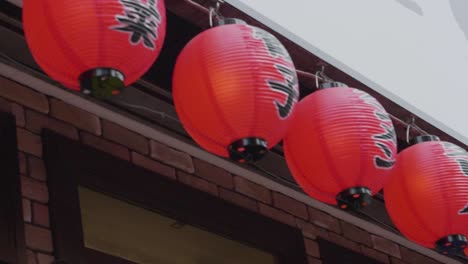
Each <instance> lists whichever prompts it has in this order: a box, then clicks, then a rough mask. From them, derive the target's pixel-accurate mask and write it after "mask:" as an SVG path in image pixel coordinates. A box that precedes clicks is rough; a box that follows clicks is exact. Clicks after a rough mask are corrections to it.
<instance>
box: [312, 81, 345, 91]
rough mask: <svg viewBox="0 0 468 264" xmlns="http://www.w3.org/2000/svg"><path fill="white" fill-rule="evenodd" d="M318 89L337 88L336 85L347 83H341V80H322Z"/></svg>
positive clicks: (342, 85)
mask: <svg viewBox="0 0 468 264" xmlns="http://www.w3.org/2000/svg"><path fill="white" fill-rule="evenodd" d="M319 87H320V89H325V88H337V87H348V85H346V84H344V83H341V82H334V81H332V82H324V83H321V84H320V86H319Z"/></svg>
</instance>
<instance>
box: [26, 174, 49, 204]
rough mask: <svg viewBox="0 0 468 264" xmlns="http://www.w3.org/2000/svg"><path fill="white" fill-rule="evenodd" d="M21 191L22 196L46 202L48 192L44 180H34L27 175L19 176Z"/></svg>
mask: <svg viewBox="0 0 468 264" xmlns="http://www.w3.org/2000/svg"><path fill="white" fill-rule="evenodd" d="M21 193H22V194H23V196H24V197H26V198H29V199H31V200H34V201H39V202H42V203H47V202H48V201H49V192H48V190H47V185H46V184H45V183H44V182H40V181H36V180H34V179H31V178H29V177H25V176H21Z"/></svg>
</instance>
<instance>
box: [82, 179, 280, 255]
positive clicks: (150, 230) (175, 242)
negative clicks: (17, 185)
mask: <svg viewBox="0 0 468 264" xmlns="http://www.w3.org/2000/svg"><path fill="white" fill-rule="evenodd" d="M79 194H80V207H81V218H82V224H83V236H84V241H85V246H86V247H87V248H91V249H94V250H97V251H101V252H103V253H106V254H109V255H113V256H118V257H121V258H124V259H127V260H130V261H133V262H136V263H141V264H154V263H161V264H219V263H226V264H240V263H242V264H250V263H252V264H270V263H271V264H274V263H276V259H275V257H274V256H273V255H271V254H269V253H267V252H264V251H261V250H258V249H256V248H252V247H249V246H246V245H244V244H242V243H239V242H236V241H233V240H230V239H227V238H224V237H222V236H219V235H216V234H213V233H210V232H207V231H205V230H202V229H199V228H196V227H193V226H190V225H181V224H180V223H178V222H177V221H175V220H174V219H171V218H169V217H166V216H163V215H160V214H158V213H155V212H153V211H149V210H145V209H143V208H139V207H136V206H134V205H131V204H128V203H126V202H123V201H121V200H117V199H114V198H111V197H109V196H106V195H103V194H100V193H97V192H94V191H91V190H89V189H86V188H83V187H80V188H79Z"/></svg>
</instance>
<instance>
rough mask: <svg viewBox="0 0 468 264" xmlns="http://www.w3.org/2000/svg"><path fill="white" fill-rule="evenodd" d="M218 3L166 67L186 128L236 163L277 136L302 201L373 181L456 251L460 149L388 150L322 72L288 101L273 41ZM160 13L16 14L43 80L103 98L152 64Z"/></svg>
mask: <svg viewBox="0 0 468 264" xmlns="http://www.w3.org/2000/svg"><path fill="white" fill-rule="evenodd" d="M218 9H219V2H218V6H217V8H215V9H210V21H211V23H210V24H211V25H212V27H211V28H209V29H207V30H205V31H204V32H202V33H200V34H199V35H197V36H196V37H195V38H194V39H192V40H191V41H190V42H189V43H188V44H187V45H186V47H185V48H184V49H183V51H182V52H181V53H180V55H179V57H178V58H177V61H176V65H175V69H174V76H173V87H172V88H173V96H174V105H175V108H176V111H177V114H178V116H179V118H180V120H181V122H182V124H183V126H184V128H185V129H186V131H187V132H188V133H189V135H190V136H191V137H192V138H193V139H194V140H195V141H196V142H197V143H198V144H199V145H200V146H201V147H202V148H204V149H206V150H207V151H209V152H211V153H214V154H216V155H219V156H222V157H229V158H231V159H232V160H235V161H237V162H241V163H246V162H255V161H257V160H259V159H261V158H262V157H263V156H264V155H265V154H266V153H267V152H268V150H269V149H271V148H272V147H274V146H275V145H277V144H278V143H279V142H280V141H281V140H284V150H285V158H286V161H287V164H288V167H289V168H290V170H291V172H292V175H293V176H294V178H295V180H296V181H297V182H298V184H299V185H300V186H301V187H302V189H303V190H304V191H305V192H306V193H307V194H308V195H310V196H311V197H313V198H314V199H317V200H319V201H322V202H324V203H328V204H331V205H336V206H338V207H339V208H342V209H359V208H362V207H365V206H367V205H368V204H369V203H370V202H371V201H372V195H374V194H376V193H378V192H379V191H380V190H382V188H383V189H384V196H385V201H386V202H385V205H386V208H387V211H388V212H389V214H390V217H391V219H392V221H393V222H394V223H395V226H396V227H397V228H398V229H399V230H400V231H401V232H402V233H403V235H405V236H406V237H407V238H408V239H410V240H412V241H414V242H416V243H418V244H421V245H423V246H425V247H429V248H434V249H436V250H437V251H439V252H440V253H442V254H450V255H457V254H462V252H463V250H465V248H466V246H467V236H468V153H467V152H466V151H465V150H463V149H462V148H460V147H457V146H455V145H453V144H451V143H448V142H442V141H439V140H438V138H437V137H435V136H430V135H424V136H420V137H416V138H414V140H413V142H412V145H411V146H410V147H408V148H407V149H405V150H403V151H401V152H400V153H397V137H396V133H395V129H394V127H393V123H392V120H391V118H390V115H389V114H388V113H387V112H386V111H385V109H384V108H383V107H382V105H381V104H380V103H379V102H378V101H377V100H376V99H375V98H373V97H372V96H370V95H369V94H367V93H365V92H363V91H360V90H358V89H355V88H350V87H347V86H346V85H344V84H342V83H338V82H334V81H331V80H328V79H327V78H322V84H321V85H320V89H319V90H318V91H316V92H313V93H312V94H310V95H308V96H306V97H305V98H303V99H302V100H301V101H300V102H298V101H299V88H298V79H297V71H296V69H295V67H294V64H293V62H292V59H291V57H290V56H289V54H288V51H287V50H286V48H285V47H284V46H283V45H282V44H281V43H280V41H279V40H278V39H277V38H276V37H274V36H273V35H272V34H270V33H268V32H266V31H264V30H262V29H260V28H257V27H253V26H250V25H247V24H246V23H245V22H244V21H241V20H238V19H229V18H226V19H224V18H222V17H221V15H220V14H219V12H218ZM165 12H166V11H165V7H164V1H163V0H101V1H94V0H81V1H80V3H79V4H76V1H71V0H63V1H56V0H43V1H36V0H24V3H23V23H24V32H25V36H26V40H27V42H28V45H29V48H30V50H31V52H32V54H33V56H34V58H35V60H36V62H37V63H38V64H39V65H40V66H41V68H42V69H43V70H44V71H45V72H46V73H47V74H48V75H49V76H50V77H51V78H53V79H55V80H57V81H59V82H61V83H62V84H63V85H64V86H65V87H67V88H69V89H71V90H76V91H81V92H83V93H85V94H90V95H92V96H94V97H97V98H105V97H108V96H112V95H115V94H118V93H119V92H120V91H121V90H122V89H123V88H124V87H125V86H128V85H130V84H131V83H132V82H134V81H136V80H137V79H139V78H140V77H141V76H142V75H143V74H144V73H145V72H146V71H147V70H148V69H149V67H151V65H152V64H153V63H154V61H155V60H156V58H157V57H158V55H159V53H160V50H161V46H162V43H163V41H164V37H165V30H166V14H165ZM213 18H216V19H215V20H214V21H213ZM315 77H316V80H317V82H318V78H317V76H315Z"/></svg>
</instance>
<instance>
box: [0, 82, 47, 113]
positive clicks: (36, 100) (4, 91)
mask: <svg viewBox="0 0 468 264" xmlns="http://www.w3.org/2000/svg"><path fill="white" fill-rule="evenodd" d="M0 96H1V97H4V98H7V99H9V100H12V101H15V102H17V103H19V104H20V105H24V106H27V107H29V108H32V109H34V110H37V111H39V112H42V113H48V112H49V102H48V100H47V97H46V96H45V95H43V94H40V93H37V92H35V91H34V90H32V89H30V88H28V87H25V86H23V85H20V84H18V83H16V82H13V81H11V80H8V79H5V78H2V77H0Z"/></svg>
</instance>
